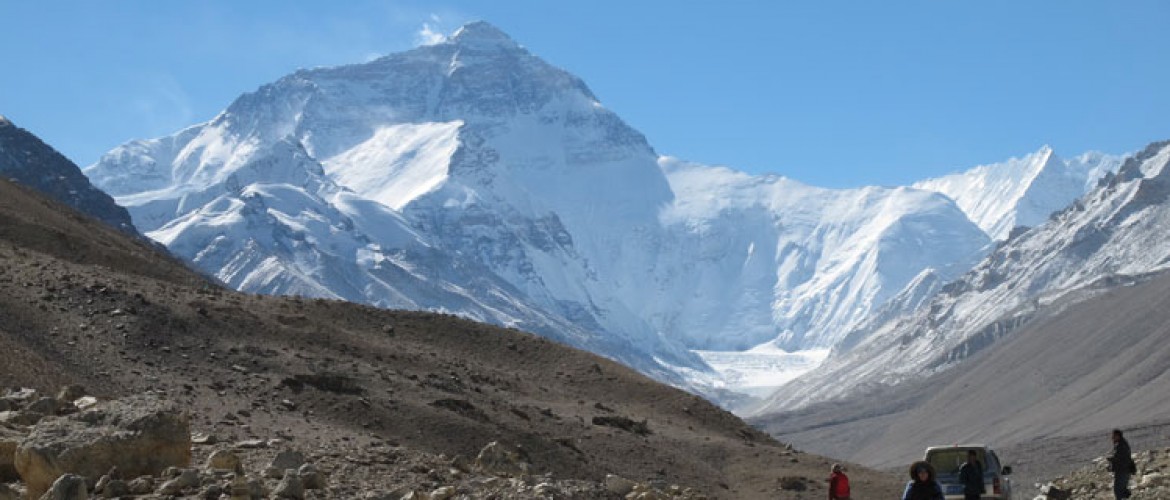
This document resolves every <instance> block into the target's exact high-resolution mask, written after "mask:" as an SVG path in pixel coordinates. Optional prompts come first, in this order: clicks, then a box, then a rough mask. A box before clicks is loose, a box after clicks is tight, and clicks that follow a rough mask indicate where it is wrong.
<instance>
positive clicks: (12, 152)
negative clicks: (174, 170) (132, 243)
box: [0, 116, 137, 234]
mask: <svg viewBox="0 0 1170 500" xmlns="http://www.w3.org/2000/svg"><path fill="white" fill-rule="evenodd" d="M0 176H2V177H4V178H7V179H10V180H13V181H15V182H19V183H21V184H24V185H26V186H29V187H31V188H33V189H36V190H37V191H40V192H42V193H45V194H47V195H48V196H49V197H51V198H53V199H55V200H58V201H60V202H62V203H65V204H66V205H69V206H71V207H73V208H75V209H77V210H78V211H80V212H82V213H85V214H88V215H90V216H91V217H95V218H97V219H99V220H101V221H102V222H105V223H106V224H109V225H111V226H113V227H116V228H118V229H120V230H122V231H126V232H128V233H131V234H137V231H135V229H134V225H133V224H132V223H131V222H130V213H129V212H127V211H126V209H125V208H122V207H120V206H118V204H117V203H114V199H113V198H111V197H110V195H108V194H106V193H105V192H104V191H102V190H100V189H98V188H96V187H94V186H93V184H90V182H89V179H88V178H86V177H85V175H84V174H82V173H81V169H79V168H78V167H77V165H75V164H73V162H71V161H69V159H68V158H66V157H64V156H63V155H61V153H58V152H57V150H55V149H53V148H52V147H51V146H49V145H48V144H45V143H44V142H43V141H41V140H40V139H39V138H37V136H35V135H33V134H32V133H30V132H29V131H27V130H25V129H22V128H20V127H18V126H16V125H15V124H13V123H12V122H11V121H9V120H8V119H7V118H5V117H3V116H0Z"/></svg>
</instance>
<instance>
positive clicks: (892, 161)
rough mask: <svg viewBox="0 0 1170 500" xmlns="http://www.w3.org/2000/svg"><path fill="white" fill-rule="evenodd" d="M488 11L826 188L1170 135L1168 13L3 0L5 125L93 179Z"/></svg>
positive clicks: (934, 5) (603, 92) (693, 144)
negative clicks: (122, 151) (101, 166)
mask: <svg viewBox="0 0 1170 500" xmlns="http://www.w3.org/2000/svg"><path fill="white" fill-rule="evenodd" d="M481 19H482V20H486V21H488V22H491V23H493V24H495V25H496V26H498V27H499V28H501V29H502V30H504V31H505V32H507V33H509V34H510V35H511V36H512V37H513V38H514V39H516V41H518V42H519V43H521V44H522V45H524V46H525V47H527V48H528V49H529V50H530V51H532V52H533V53H534V54H536V55H538V56H540V57H542V58H544V59H545V60H547V61H549V62H550V63H552V64H554V65H556V66H559V67H562V68H564V69H566V70H568V71H570V72H572V73H574V74H576V75H578V76H580V77H581V78H582V79H584V80H585V82H586V83H587V84H588V85H589V86H590V87H591V88H592V90H593V91H594V93H595V94H596V95H597V96H598V97H599V98H600V99H601V100H602V102H603V103H604V104H605V105H606V106H607V107H609V108H610V109H613V110H614V111H616V112H617V113H618V114H619V115H620V116H621V117H623V118H624V119H625V120H626V121H627V122H628V123H630V124H631V125H632V126H634V127H635V128H637V129H638V130H640V131H641V132H642V133H644V134H645V135H646V136H647V138H648V139H649V141H650V143H651V144H652V145H653V146H654V147H655V149H656V150H657V151H658V152H659V153H661V154H669V155H673V156H678V157H680V158H684V159H688V160H693V161H698V162H702V163H708V164H722V165H728V166H731V167H733V168H736V169H739V170H744V171H748V172H753V173H763V172H771V173H779V174H782V175H786V176H789V177H792V178H794V179H797V180H800V181H803V182H806V183H809V184H813V185H818V186H826V187H852V186H861V185H871V184H879V185H900V184H908V183H910V182H913V181H915V180H919V179H922V178H926V177H930V176H935V175H941V174H943V173H948V172H952V171H957V170H962V169H966V168H968V167H971V166H974V165H978V164H981V163H990V162H997V161H1002V160H1006V159H1008V158H1009V157H1012V156H1020V155H1024V154H1027V153H1029V152H1032V151H1034V150H1036V149H1038V148H1039V147H1040V146H1042V145H1044V144H1050V145H1052V146H1053V147H1054V148H1056V150H1057V152H1058V153H1059V154H1063V155H1067V156H1071V155H1075V154H1079V153H1081V152H1084V151H1087V150H1100V151H1105V152H1110V153H1122V152H1128V151H1133V150H1136V149H1139V148H1141V147H1142V146H1144V145H1145V144H1146V143H1148V142H1150V141H1154V140H1164V139H1170V120H1168V118H1170V92H1168V91H1166V88H1168V87H1170V64H1168V63H1170V36H1167V35H1166V31H1165V21H1166V20H1167V19H1170V2H1164V1H1154V0H1138V1H1125V2H1107V1H1099V2H1096V1H1095V2H1087V1H1085V2H1082V1H1068V0H1064V1H1055V0H1053V1H997V0H992V1H979V2H975V1H971V2H960V1H953V0H933V1H891V2H872V1H853V2H845V1H832V0H828V1H825V0H820V1H808V2H803V1H785V2H781V1H759V2H749V1H728V2H699V1H661V2H659V1H628V0H626V1H609V0H597V1H582V2H563V1H486V0H485V1H454V2H442V1H439V2H421V1H403V2H387V1H368V0H349V1H344V2H337V1H316V0H305V1H297V2H287V1H280V2H278V1H259V0H253V1H246V2H240V1H226V0H225V1H200V2H194V1H192V2H169V1H167V2H158V1H141V0H125V1H118V2H93V1H55V0H41V1H37V2H20V1H15V0H0V48H2V49H0V114H3V115H5V116H7V117H9V118H10V119H12V120H13V121H14V122H16V123H17V124H18V125H20V126H22V127H25V128H27V129H29V130H31V131H32V132H34V133H36V134H38V135H39V136H41V137H42V139H44V140H45V141H46V142H48V143H50V144H51V145H53V146H55V147H57V148H58V149H59V150H61V151H62V152H63V153H65V154H66V156H68V157H70V158H71V159H73V160H74V161H76V162H77V163H79V164H80V165H82V166H85V165H88V164H90V163H92V162H94V161H95V160H96V159H97V158H98V157H99V156H100V155H101V154H102V153H103V152H105V151H107V150H109V149H111V148H113V147H115V146H117V145H118V144H120V143H122V142H125V141H126V140H129V139H133V138H150V137H157V136H161V135H167V134H170V133H172V132H174V131H176V130H178V129H180V128H182V127H185V126H187V125H190V124H193V123H196V122H200V121H205V120H208V119H210V118H211V117H213V116H214V115H215V114H216V113H218V112H219V111H220V110H222V109H223V108H225V107H226V106H227V105H228V104H229V103H230V102H231V101H232V100H233V99H234V98H236V97H237V96H238V95H240V94H241V93H244V92H248V91H252V90H255V89H256V88H257V87H259V86H260V85H262V84H264V83H267V82H270V81H273V80H275V79H277V78H279V77H281V76H283V75H285V74H288V73H290V72H292V71H294V70H295V69H297V68H302V67H314V66H322V65H337V64H346V63H354V62H362V61H365V60H368V59H370V58H372V57H374V56H377V55H382V54H386V53H390V52H396V51H401V50H407V49H409V48H411V47H413V46H414V45H416V44H418V43H420V42H421V41H422V40H423V39H425V38H426V37H427V36H428V35H433V34H436V33H442V34H449V33H451V32H452V31H454V30H455V29H456V28H457V27H458V26H459V25H461V24H463V23H465V22H468V21H472V20H481Z"/></svg>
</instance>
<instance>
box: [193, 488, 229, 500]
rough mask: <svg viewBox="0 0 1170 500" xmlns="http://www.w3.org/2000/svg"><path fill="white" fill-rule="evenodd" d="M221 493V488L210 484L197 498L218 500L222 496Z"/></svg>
mask: <svg viewBox="0 0 1170 500" xmlns="http://www.w3.org/2000/svg"><path fill="white" fill-rule="evenodd" d="M223 493H224V491H223V486H220V485H218V484H211V485H208V486H207V487H206V488H204V489H203V493H200V494H199V498H202V499H204V500H219V497H221V496H223Z"/></svg>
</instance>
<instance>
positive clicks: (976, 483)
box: [959, 450, 987, 500]
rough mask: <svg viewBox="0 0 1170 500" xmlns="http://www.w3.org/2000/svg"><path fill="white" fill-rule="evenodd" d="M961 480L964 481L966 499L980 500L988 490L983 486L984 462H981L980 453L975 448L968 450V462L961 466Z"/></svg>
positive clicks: (964, 496)
mask: <svg viewBox="0 0 1170 500" xmlns="http://www.w3.org/2000/svg"><path fill="white" fill-rule="evenodd" d="M959 482H960V483H963V498H964V499H965V500H979V497H980V496H981V495H983V493H985V492H986V491H987V488H986V487H985V486H983V464H981V463H979V454H978V453H976V452H975V450H967V463H964V464H963V465H960V466H959Z"/></svg>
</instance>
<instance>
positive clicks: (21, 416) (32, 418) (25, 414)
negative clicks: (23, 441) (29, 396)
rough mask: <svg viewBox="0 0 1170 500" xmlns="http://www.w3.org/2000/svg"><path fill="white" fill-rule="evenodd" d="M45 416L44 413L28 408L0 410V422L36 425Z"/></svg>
mask: <svg viewBox="0 0 1170 500" xmlns="http://www.w3.org/2000/svg"><path fill="white" fill-rule="evenodd" d="M43 418H45V414H44V413H40V412H35V411H28V410H12V411H0V424H10V425H25V426H28V425H36V424H37V422H40V421H41V419H43Z"/></svg>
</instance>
